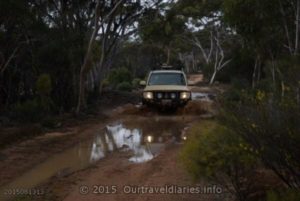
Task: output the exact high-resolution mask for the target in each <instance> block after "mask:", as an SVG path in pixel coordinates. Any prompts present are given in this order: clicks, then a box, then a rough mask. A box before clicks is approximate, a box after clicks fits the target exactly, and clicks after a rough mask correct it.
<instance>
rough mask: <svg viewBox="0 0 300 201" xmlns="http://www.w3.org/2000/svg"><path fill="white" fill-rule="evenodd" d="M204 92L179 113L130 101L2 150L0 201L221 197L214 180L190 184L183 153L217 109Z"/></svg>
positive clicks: (196, 93)
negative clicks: (193, 132) (195, 127)
mask: <svg viewBox="0 0 300 201" xmlns="http://www.w3.org/2000/svg"><path fill="white" fill-rule="evenodd" d="M200 92H201V90H199V88H198V89H196V90H195V89H194V93H193V99H194V100H193V101H192V102H191V103H190V104H189V105H188V106H187V107H186V108H185V109H181V110H178V111H177V112H175V113H174V112H171V113H170V112H163V113H161V112H158V111H154V110H151V109H148V108H144V107H141V106H140V105H133V104H125V105H122V106H119V107H116V108H114V109H113V110H110V111H105V112H106V113H107V114H106V118H102V119H95V120H93V121H91V122H89V123H86V124H84V125H78V126H73V127H68V128H64V130H62V131H59V132H51V133H46V134H45V135H43V136H40V137H36V138H34V139H32V140H27V141H24V142H22V143H18V144H16V145H13V146H11V147H8V148H6V149H5V150H2V151H1V156H2V157H1V158H0V160H1V163H0V178H1V180H0V186H1V187H0V190H1V194H2V195H1V197H0V200H16V198H18V200H41V201H42V200H43V201H44V200H45V201H48V200H49V201H50V200H51V201H55V200H59V201H61V200H66V201H76V200H78V201H79V200H224V196H225V197H227V195H226V193H224V192H222V193H221V194H220V193H217V192H219V191H220V189H216V188H218V187H216V186H214V185H213V184H211V183H208V182H202V183H193V182H192V180H191V178H189V176H188V175H187V173H186V172H185V171H184V168H183V167H182V164H181V163H180V161H179V158H178V154H179V152H180V148H181V147H182V146H183V144H184V142H185V140H187V139H188V136H187V134H186V131H187V130H188V129H189V127H190V126H191V125H192V124H193V123H195V122H199V121H200V122H201V119H203V118H210V117H211V116H213V113H214V112H215V111H214V109H213V108H214V107H213V104H214V103H213V101H212V100H211V96H208V95H209V94H207V92H205V93H202V92H201V93H200ZM194 187H197V189H196V191H195V190H193V188H194ZM190 188H191V189H192V190H191V189H190ZM20 189H21V190H24V189H27V192H22V191H21V192H19V191H20ZM28 189H30V192H28ZM207 189H208V192H206V193H205V192H204V193H203V191H206V190H207ZM16 190H17V191H18V192H16ZM199 190H200V191H202V193H200V192H198V191H199ZM191 191H192V192H191ZM212 191H213V193H211V192H212ZM216 191H217V192H216ZM15 194H32V195H31V196H25V197H24V196H15ZM20 197H21V198H20Z"/></svg>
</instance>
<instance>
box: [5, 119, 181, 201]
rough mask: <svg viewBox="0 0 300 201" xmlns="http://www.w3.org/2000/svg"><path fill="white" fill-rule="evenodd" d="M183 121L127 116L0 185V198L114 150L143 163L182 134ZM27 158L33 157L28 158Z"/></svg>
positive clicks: (67, 172)
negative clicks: (127, 154) (129, 117)
mask: <svg viewBox="0 0 300 201" xmlns="http://www.w3.org/2000/svg"><path fill="white" fill-rule="evenodd" d="M186 123H187V122H186V121H183V120H182V119H180V117H178V118H175V119H174V118H169V117H153V118H143V117H141V118H139V119H129V120H125V121H124V120H123V121H119V122H116V123H114V124H112V125H108V126H106V128H105V129H101V131H99V133H96V134H95V135H94V137H93V138H92V139H88V140H87V141H85V142H81V143H79V144H78V145H76V146H75V147H72V148H70V149H68V150H66V151H64V152H62V153H60V154H57V155H55V156H53V157H51V158H49V159H48V160H46V161H45V162H43V163H41V164H40V165H37V166H36V167H34V168H33V169H32V170H30V171H28V172H25V173H24V174H23V175H22V176H21V177H19V178H17V179H15V180H14V181H12V182H11V183H9V184H7V185H6V186H4V187H1V188H0V192H1V196H0V200H7V197H5V195H4V193H5V192H6V193H9V192H7V191H8V190H10V189H31V188H34V187H35V186H37V185H39V184H41V183H43V182H45V181H47V179H49V178H50V177H52V176H57V177H63V176H66V175H69V174H71V173H73V172H75V171H78V170H82V169H85V168H88V167H89V166H91V165H93V164H95V163H96V162H97V161H99V160H101V159H103V158H105V157H107V156H108V154H109V153H111V152H114V151H122V152H129V153H130V157H128V159H127V160H128V161H129V162H130V163H143V162H147V161H149V160H151V159H153V158H154V157H156V156H157V155H158V154H159V153H160V152H161V151H162V150H163V149H164V148H165V146H166V145H167V144H170V143H179V142H181V141H182V140H185V139H186V137H185V136H183V135H182V132H183V131H184V129H185V128H186ZM28 160H34V159H33V158H32V159H28Z"/></svg>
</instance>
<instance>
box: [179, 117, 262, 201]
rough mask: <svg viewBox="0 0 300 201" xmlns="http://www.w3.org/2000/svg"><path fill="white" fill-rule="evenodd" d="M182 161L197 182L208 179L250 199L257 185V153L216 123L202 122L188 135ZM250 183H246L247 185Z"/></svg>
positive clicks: (239, 196)
mask: <svg viewBox="0 0 300 201" xmlns="http://www.w3.org/2000/svg"><path fill="white" fill-rule="evenodd" d="M187 136H188V140H187V143H186V144H185V145H184V147H183V150H182V152H181V154H180V158H181V160H182V162H183V164H184V166H185V168H186V170H187V171H188V172H189V173H190V175H191V176H192V177H193V178H194V179H195V180H196V181H197V180H200V179H203V178H204V179H205V178H206V179H208V180H209V181H211V182H216V183H218V184H219V185H222V186H223V187H225V188H227V189H234V190H233V191H232V192H233V193H235V195H236V196H237V197H238V199H239V200H246V199H247V197H248V196H249V195H250V193H251V189H249V188H247V187H248V186H249V184H253V183H254V182H255V181H253V179H252V178H254V173H255V171H254V169H255V168H256V165H257V160H256V153H255V152H254V150H252V149H251V148H250V147H249V146H248V145H247V144H246V143H245V142H244V141H243V140H242V139H241V138H240V137H238V136H237V135H235V134H234V133H233V132H232V131H231V130H229V129H227V128H225V127H224V126H221V125H219V124H217V123H215V122H211V121H205V122H201V123H199V124H197V125H195V126H194V127H192V128H191V130H190V131H189V132H188V135H187ZM245 181H246V182H245ZM250 186H251V185H250Z"/></svg>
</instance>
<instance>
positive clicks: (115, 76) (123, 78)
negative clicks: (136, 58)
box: [107, 68, 132, 88]
mask: <svg viewBox="0 0 300 201" xmlns="http://www.w3.org/2000/svg"><path fill="white" fill-rule="evenodd" d="M107 80H108V82H109V84H110V85H111V86H112V87H113V88H116V87H117V85H118V84H120V83H122V82H128V83H131V80H132V75H131V73H130V71H129V70H128V69H127V68H118V69H113V70H112V71H111V72H110V73H109V75H108V78H107Z"/></svg>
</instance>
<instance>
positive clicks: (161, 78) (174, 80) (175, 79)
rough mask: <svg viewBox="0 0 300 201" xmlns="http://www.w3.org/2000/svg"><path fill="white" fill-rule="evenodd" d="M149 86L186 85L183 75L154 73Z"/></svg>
mask: <svg viewBox="0 0 300 201" xmlns="http://www.w3.org/2000/svg"><path fill="white" fill-rule="evenodd" d="M148 85H186V82H185V78H184V75H183V74H182V73H152V74H151V77H150V78H149V82H148Z"/></svg>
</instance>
